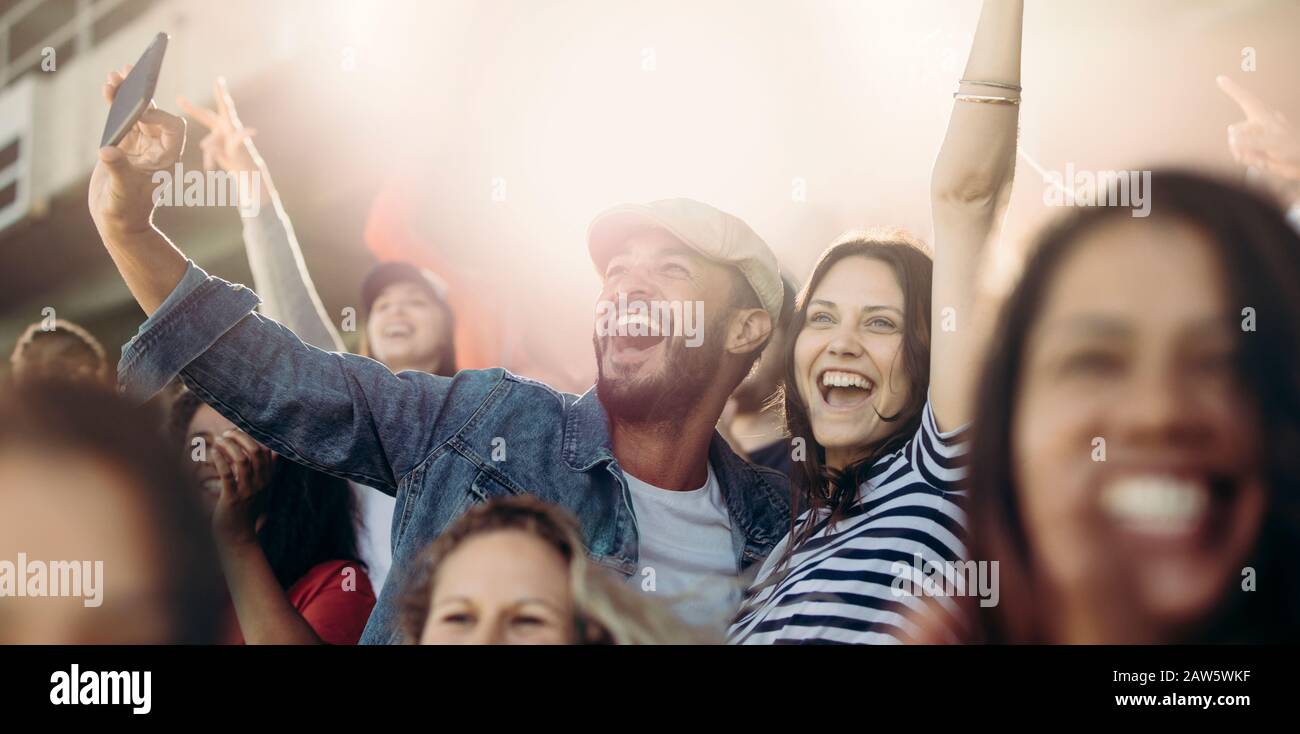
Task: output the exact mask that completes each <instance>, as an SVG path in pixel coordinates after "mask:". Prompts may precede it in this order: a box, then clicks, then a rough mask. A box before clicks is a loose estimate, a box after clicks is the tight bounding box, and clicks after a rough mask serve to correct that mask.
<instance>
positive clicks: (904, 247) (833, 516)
mask: <svg viewBox="0 0 1300 734" xmlns="http://www.w3.org/2000/svg"><path fill="white" fill-rule="evenodd" d="M850 257H864V258H868V259H871V260H879V261H880V262H883V263H885V264H886V265H888V266H890V268H892V269H893V271H894V277H896V278H897V279H898V285H899V287H900V288H901V289H902V291H903V344H902V346H901V347H900V348H899V352H898V358H899V359H901V360H902V365H901V366H902V373H903V375H905V377H906V379H907V383H908V385H907V387H908V394H907V401H906V402H905V403H904V404H903V406H902V408H900V409H899V411H898V413H896V414H894V415H882V416H880V417H881V419H882V420H885V421H888V422H890V423H893V424H894V430H893V431H892V432H891V433H890V434H889V436H888V437H886V438H885V439H884V440H883V441H880V442H879V443H877V444H876V445H875V446H872V447H871V450H870V451H869V452H868V455H867V456H866V457H865V458H863V459H861V460H859V461H856V462H854V463H853V464H850V465H849V466H847V467H844V469H843V470H840V471H836V470H834V469H831V468H829V467H827V466H826V450H825V449H824V448H823V447H822V446H820V445H818V443H817V441H816V439H815V438H814V437H813V430H812V420H811V419H810V417H809V413H808V405H807V403H806V402H804V399H803V398H802V397H801V396H800V395H799V391H798V389H796V388H795V387H794V386H795V385H796V384H797V382H796V379H795V375H796V371H795V370H796V367H795V357H794V353H795V342H797V341H798V338H799V332H800V331H802V330H803V328H804V326H805V324H806V322H807V318H808V300H809V298H811V296H812V294H813V293H814V292H815V291H816V290H817V286H818V285H819V284H820V283H821V281H822V279H823V278H825V277H826V273H827V272H829V271H830V269H831V268H832V267H833V266H834V265H835V264H836V263H838V262H840V261H841V260H844V259H846V258H850ZM933 269H934V268H933V261H932V260H931V258H930V255H929V253H928V252H927V251H926V250H925V249H924V245H922V244H921V243H920V241H919V240H917V239H915V238H913V237H912V236H911V235H909V234H908V233H906V232H904V231H902V230H879V231H871V232H865V231H854V232H846V233H845V234H843V235H841V236H840V237H839V238H838V239H836V241H835V242H833V243H832V244H831V246H830V247H828V248H826V250H825V252H823V253H822V254H821V257H820V258H818V260H817V264H816V266H814V267H813V272H812V275H811V276H809V278H808V283H807V284H806V285H805V286H804V288H803V290H802V291H801V292H800V293H799V297H798V299H797V300H796V301H795V313H794V316H793V317H792V318H791V320H790V333H789V334H788V335H787V336H786V342H785V385H784V386H783V388H782V390H781V393H780V396H781V397H780V399H781V402H782V406H783V409H784V412H785V422H786V430H787V431H788V432H789V434H790V436H791V437H792V439H794V440H802V442H803V446H804V447H805V448H806V451H805V456H804V460H803V461H797V462H794V464H795V465H794V467H793V468H792V470H791V474H792V475H793V476H791V478H790V479H791V482H790V491H791V494H792V498H791V499H792V501H791V503H790V542H789V544H788V545H787V547H786V551H785V558H783V559H782V561H783V562H784V560H787V559H788V558H789V557H790V554H791V553H793V551H794V549H795V548H796V547H797V546H799V545H801V544H802V543H803V542H804V541H806V540H808V538H809V537H811V535H812V534H813V532H814V530H815V528H816V527H817V525H818V524H819V519H820V518H821V517H822V515H823V514H824V512H823V511H826V510H829V513H830V517H829V521H828V522H829V523H830V524H832V525H833V524H834V523H836V522H838V521H839V520H840V519H842V518H843V517H844V514H845V513H846V512H847V511H848V509H849V507H850V506H852V504H853V502H854V500H855V499H857V494H858V488H859V487H860V486H861V485H862V484H863V482H865V481H866V480H867V475H868V472H869V470H870V469H871V466H872V464H874V463H875V462H876V460H877V459H879V458H880V457H882V456H885V455H888V454H889V453H891V452H894V451H897V450H898V449H899V448H901V447H902V445H903V444H904V443H906V442H907V440H908V439H909V438H911V437H912V435H913V434H915V433H916V431H917V429H918V428H919V427H920V425H921V413H922V411H923V410H924V408H925V401H926V393H927V391H928V389H929V386H930V283H931V277H932V273H933ZM805 508H806V509H809V510H810V512H809V513H808V515H807V517H805V518H804V521H803V522H802V523H800V522H799V516H800V514H801V512H802V510H803V509H805Z"/></svg>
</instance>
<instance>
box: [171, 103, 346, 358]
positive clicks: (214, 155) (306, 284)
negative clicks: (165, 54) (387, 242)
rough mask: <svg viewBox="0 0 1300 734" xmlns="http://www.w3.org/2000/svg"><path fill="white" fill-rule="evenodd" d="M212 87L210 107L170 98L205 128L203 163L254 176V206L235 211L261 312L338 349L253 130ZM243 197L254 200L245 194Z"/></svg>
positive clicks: (307, 339)
mask: <svg viewBox="0 0 1300 734" xmlns="http://www.w3.org/2000/svg"><path fill="white" fill-rule="evenodd" d="M212 93H213V99H214V100H215V104H216V106H217V108H216V109H215V110H209V109H205V108H203V107H199V106H197V105H195V104H193V103H191V102H190V101H188V100H186V99H184V98H178V99H177V100H176V101H177V103H178V104H180V106H181V109H183V110H184V111H185V113H186V114H188V115H189V116H190V117H191V118H193V119H194V120H195V121H197V122H198V123H199V124H201V125H203V126H204V127H206V128H207V129H208V134H207V135H206V136H205V137H204V138H203V140H202V141H201V143H200V146H201V147H202V149H203V166H204V168H206V169H208V170H213V169H217V168H219V169H221V170H223V171H225V172H227V173H229V174H233V175H237V176H240V180H241V182H243V181H244V180H247V181H250V182H251V181H255V182H256V188H255V189H254V190H253V191H251V192H249V193H250V197H251V196H256V197H257V200H256V202H255V203H256V206H255V207H248V210H247V211H242V212H241V216H242V218H243V222H244V248H245V249H246V250H247V251H248V265H249V268H250V269H251V270H252V272H253V289H254V290H256V291H257V293H258V295H260V296H261V297H262V306H261V309H260V310H261V313H262V314H264V315H266V316H268V317H270V318H272V319H275V320H276V321H279V322H280V323H282V324H284V325H285V326H288V327H289V328H290V329H291V330H293V333H295V334H297V335H298V337H299V338H300V339H302V340H303V341H305V342H307V343H308V344H310V345H312V346H314V347H320V348H321V349H329V350H333V351H337V352H341V351H343V350H344V345H343V338H342V337H341V336H340V335H339V332H338V330H337V329H335V328H334V324H333V322H332V321H331V320H330V318H329V315H328V313H327V312H326V311H325V306H324V304H323V303H322V302H321V299H320V294H318V293H317V292H316V286H315V284H314V283H312V280H311V274H310V273H308V272H307V263H306V261H305V260H304V259H303V256H302V249H301V248H300V247H299V246H298V238H297V236H296V235H294V232H293V225H292V223H290V221H289V215H288V214H286V213H285V210H284V205H283V204H282V203H281V202H280V195H279V193H278V192H277V191H276V188H275V184H274V183H273V182H272V180H271V173H270V171H269V170H268V169H267V166H266V161H265V160H264V159H263V158H262V156H261V155H260V154H259V153H258V152H257V147H256V146H255V145H254V144H253V136H254V135H255V134H256V133H257V131H256V130H254V129H253V128H249V127H245V126H244V124H243V122H242V121H241V120H240V118H239V112H238V111H237V110H236V109H235V101H234V100H233V99H232V98H231V96H230V90H229V89H227V88H226V83H225V80H224V79H218V80H217V81H216V83H215V84H214V85H213V92H212ZM248 203H250V204H252V203H254V202H253V201H252V200H251V198H250V201H249V202H248Z"/></svg>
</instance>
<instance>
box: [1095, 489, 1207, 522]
mask: <svg viewBox="0 0 1300 734" xmlns="http://www.w3.org/2000/svg"><path fill="white" fill-rule="evenodd" d="M1209 504H1210V490H1209V486H1208V485H1207V484H1205V483H1204V482H1194V481H1189V480H1186V479H1180V478H1178V477H1171V476H1164V475H1147V476H1134V477H1124V478H1122V479H1119V480H1117V481H1115V482H1112V483H1111V484H1109V485H1107V486H1106V487H1105V488H1104V489H1103V490H1102V493H1101V506H1102V509H1103V510H1104V511H1105V512H1106V514H1108V515H1109V516H1110V517H1111V518H1113V519H1115V520H1117V521H1119V522H1121V523H1123V524H1124V525H1127V526H1130V527H1133V528H1135V529H1138V530H1141V531H1144V532H1149V533H1156V534H1178V533H1185V532H1187V531H1190V530H1193V529H1195V527H1196V526H1197V525H1198V524H1199V522H1200V520H1201V518H1202V517H1203V516H1204V515H1205V512H1206V510H1207V508H1208V507H1209Z"/></svg>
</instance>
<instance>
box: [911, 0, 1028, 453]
mask: <svg viewBox="0 0 1300 734" xmlns="http://www.w3.org/2000/svg"><path fill="white" fill-rule="evenodd" d="M1023 12H1024V2H1023V0H985V2H984V7H983V9H982V11H981V12H980V19H979V26H978V28H977V29H976V31H975V40H974V43H973V44H972V46H971V51H970V58H969V59H968V60H967V62H966V72H965V74H964V75H963V76H962V80H963V81H962V82H961V84H960V88H959V90H958V91H959V94H958V98H957V99H954V100H953V109H952V117H951V118H950V120H949V122H948V134H947V135H946V136H945V137H944V141H943V147H942V148H941V149H940V151H939V157H938V159H937V160H936V161H935V164H934V176H933V179H932V181H931V206H932V212H933V216H934V249H935V261H934V284H933V292H932V295H933V305H932V312H931V326H930V332H931V340H930V343H931V351H930V399H931V405H932V407H933V409H934V414H935V418H936V420H937V421H938V424H939V428H940V430H943V431H949V430H952V429H954V428H957V427H959V426H961V425H964V424H965V423H967V422H969V420H970V417H971V408H970V397H969V394H970V391H971V389H972V387H973V385H972V380H973V376H974V372H975V365H976V364H977V361H978V359H979V356H980V351H981V349H982V345H983V342H984V339H983V334H981V333H980V332H979V330H977V329H976V326H977V324H976V323H975V321H974V319H973V318H972V314H973V311H974V304H975V297H976V290H977V289H976V276H977V274H978V271H979V265H980V263H981V260H982V255H983V252H984V249H985V247H986V245H987V244H988V242H989V239H990V238H991V236H992V235H993V233H994V231H995V229H996V228H997V224H998V223H999V220H1000V218H1001V214H1002V212H1003V211H1004V209H1005V205H1006V201H1007V198H1008V197H1009V196H1010V193H1011V179H1012V175H1013V174H1014V172H1015V161H1016V125H1017V122H1018V120H1019V111H1020V107H1019V106H1018V105H1017V104H1009V103H1007V100H1015V101H1017V102H1018V101H1019V99H1020V92H1019V89H1018V88H1019V85H1020V37H1021V19H1022V16H1023ZM989 98H1007V100H1001V99H989ZM948 309H952V311H951V312H949V311H948ZM954 320H955V323H954ZM953 325H955V328H945V327H948V326H953Z"/></svg>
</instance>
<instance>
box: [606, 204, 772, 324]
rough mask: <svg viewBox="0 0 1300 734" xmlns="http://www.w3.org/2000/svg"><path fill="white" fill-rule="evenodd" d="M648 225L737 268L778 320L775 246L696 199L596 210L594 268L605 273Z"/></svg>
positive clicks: (734, 219) (745, 225) (708, 256)
mask: <svg viewBox="0 0 1300 734" xmlns="http://www.w3.org/2000/svg"><path fill="white" fill-rule="evenodd" d="M646 227H659V228H662V229H664V230H666V231H667V232H668V233H669V234H671V235H672V236H674V237H676V238H677V239H679V240H681V241H682V243H683V244H685V245H686V246H688V247H690V248H691V249H692V250H695V251H696V252H698V253H700V254H701V255H703V256H705V257H707V258H709V259H710V260H713V261H715V262H720V263H723V264H724V265H730V266H732V267H734V268H736V269H738V270H739V271H740V273H741V275H744V276H745V280H746V281H748V282H749V286H750V287H751V288H753V289H754V293H755V294H757V295H758V302H759V303H761V304H763V309H764V310H766V311H767V313H768V315H770V316H771V317H772V323H773V324H776V323H778V322H779V321H780V319H781V307H782V302H783V300H784V296H785V292H784V289H783V288H782V286H781V273H780V269H779V267H778V266H777V262H776V255H774V254H772V249H771V248H770V247H768V246H767V243H766V242H764V241H763V238H762V237H759V236H758V234H757V233H756V232H754V230H752V229H750V227H749V225H748V224H745V222H744V221H742V220H741V219H740V218H739V217H735V216H732V215H730V214H728V213H726V212H724V211H721V210H718V209H714V208H713V207H711V206H709V205H708V204H705V203H703V202H699V201H695V200H694V199H660V200H659V201H652V202H650V203H649V204H619V205H618V206H615V207H611V208H609V209H606V210H605V211H603V212H601V213H600V214H598V215H597V216H596V218H595V219H594V220H593V221H592V222H591V226H590V227H589V228H588V229H587V249H588V250H589V251H590V252H591V259H592V262H594V263H595V264H596V269H597V270H598V271H599V272H601V273H603V272H604V271H605V264H606V263H608V262H609V259H610V258H611V257H613V255H614V253H615V252H617V251H618V249H619V248H620V247H622V246H623V243H624V242H626V241H627V238H628V237H629V236H631V235H632V234H633V233H635V232H637V231H639V230H642V229H645V228H646Z"/></svg>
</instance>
